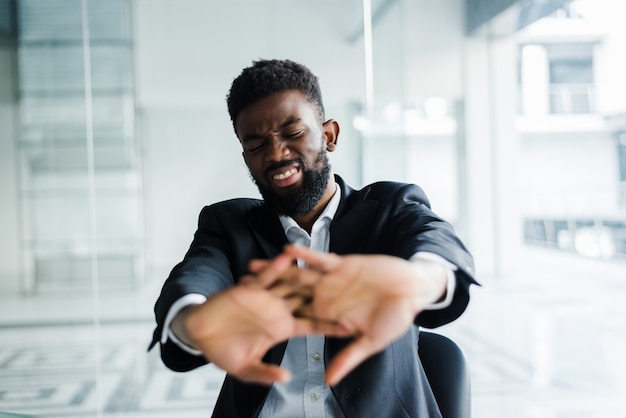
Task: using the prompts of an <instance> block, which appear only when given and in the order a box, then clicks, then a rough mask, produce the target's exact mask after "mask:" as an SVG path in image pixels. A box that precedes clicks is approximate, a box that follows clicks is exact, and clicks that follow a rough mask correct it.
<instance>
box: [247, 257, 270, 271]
mask: <svg viewBox="0 0 626 418" xmlns="http://www.w3.org/2000/svg"><path fill="white" fill-rule="evenodd" d="M270 262H271V261H270V260H260V259H254V260H250V262H249V263H248V269H249V270H250V271H251V272H252V273H258V272H259V271H261V270H263V269H264V268H266V267H267V266H268V265H269V264H270Z"/></svg>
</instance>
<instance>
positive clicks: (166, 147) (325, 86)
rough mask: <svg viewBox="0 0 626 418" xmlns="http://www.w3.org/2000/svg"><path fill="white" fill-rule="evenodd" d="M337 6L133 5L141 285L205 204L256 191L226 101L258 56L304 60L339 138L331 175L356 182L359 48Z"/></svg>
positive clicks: (165, 264) (175, 256)
mask: <svg viewBox="0 0 626 418" xmlns="http://www.w3.org/2000/svg"><path fill="white" fill-rule="evenodd" d="M343 3H345V2H336V1H333V0H325V1H316V2H308V1H297V2H294V1H288V0H284V1H272V2H251V1H244V0H223V1H216V0H214V1H204V0H202V1H200V0H137V1H136V2H135V10H134V16H135V36H136V72H137V74H136V82H137V92H138V95H137V99H138V103H137V105H138V107H139V109H140V117H139V121H138V123H139V126H140V132H141V140H142V142H143V149H144V167H145V170H144V185H145V186H144V188H145V195H146V200H145V213H146V250H147V260H148V270H147V272H148V276H149V279H154V280H157V281H161V280H162V279H163V277H164V276H165V275H166V274H167V273H168V272H169V269H170V268H171V267H172V266H173V265H174V263H176V262H178V261H179V260H180V259H181V258H182V256H183V255H184V253H185V251H186V250H187V248H188V246H189V243H190V242H191V239H192V235H193V232H194V231H195V227H196V222H197V216H198V213H199V211H200V209H201V208H202V207H203V206H204V205H207V204H210V203H213V202H216V201H219V200H223V199H227V198H233V197H241V196H252V197H256V196H257V195H258V192H257V190H256V186H254V185H253V183H252V181H251V180H250V178H249V176H248V172H247V169H246V167H245V165H244V164H243V160H242V158H241V149H240V147H239V143H238V141H237V138H236V137H235V135H234V133H233V131H232V126H231V122H230V119H229V117H228V113H227V110H226V102H225V97H226V94H227V91H228V88H229V87H230V83H231V82H232V80H233V79H234V78H235V77H236V76H237V75H238V74H239V73H240V71H241V70H242V69H243V68H244V67H245V66H248V65H250V64H251V63H252V61H253V60H256V59H259V58H289V59H293V60H295V61H299V62H302V63H303V64H305V65H307V66H309V67H310V68H311V70H312V71H313V72H314V73H316V74H317V75H318V77H319V78H320V84H321V87H322V92H323V95H324V101H325V105H326V110H327V117H329V118H335V119H337V120H338V121H339V122H340V124H341V126H342V132H341V136H340V142H339V147H338V151H337V152H335V153H333V154H331V162H332V163H333V165H334V167H335V170H336V172H338V173H340V174H342V175H344V177H346V180H348V181H356V180H357V173H358V169H357V167H358V161H357V159H356V158H355V154H354V153H355V147H356V146H357V145H358V144H356V142H355V141H356V139H355V137H354V131H353V130H352V128H351V120H349V119H347V118H348V116H349V115H350V113H349V110H348V107H349V106H348V105H349V103H350V102H354V101H361V100H362V95H363V85H364V82H363V70H362V65H363V61H362V60H363V48H362V43H361V42H356V43H353V44H350V43H347V42H346V41H345V38H344V37H345V28H344V27H343V26H342V21H343V20H344V19H345V17H346V16H345V12H346V9H345V7H339V5H342V6H345V4H343Z"/></svg>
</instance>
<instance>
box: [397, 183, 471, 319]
mask: <svg viewBox="0 0 626 418" xmlns="http://www.w3.org/2000/svg"><path fill="white" fill-rule="evenodd" d="M390 226H391V227H390V228H389V231H390V236H391V238H390V240H391V242H393V247H394V253H395V254H397V255H399V256H401V257H403V258H406V259H409V258H410V257H411V256H413V254H415V253H417V252H420V251H425V252H431V253H434V254H437V255H439V256H441V257H443V258H444V259H446V260H448V261H449V262H450V263H452V264H454V265H455V266H457V270H456V272H455V276H456V281H457V282H456V287H455V291H454V297H453V299H452V302H451V303H450V305H449V306H448V307H446V308H443V309H437V310H428V311H422V312H421V313H420V314H419V315H418V316H417V317H416V319H415V323H416V324H417V325H420V326H423V327H426V328H435V327H438V326H441V325H444V324H447V323H449V322H452V321H454V320H455V319H457V318H458V317H459V316H460V315H461V314H462V313H463V312H464V311H465V309H466V307H467V305H468V303H469V296H470V295H469V288H470V286H471V285H472V284H477V282H476V280H475V279H474V276H473V274H474V273H473V272H474V260H473V257H472V255H471V254H470V253H469V251H468V250H467V248H466V247H465V245H464V244H463V242H462V241H461V239H460V238H459V237H458V235H457V234H456V232H455V231H454V228H453V227H452V225H451V224H449V223H448V222H447V221H445V220H444V219H442V218H441V217H439V216H437V215H436V214H435V213H434V212H433V211H432V210H431V208H430V203H429V201H428V198H427V197H426V195H425V193H424V192H423V191H422V189H421V188H419V187H418V186H415V185H406V186H404V187H402V188H401V189H400V190H399V191H398V192H397V193H396V198H395V199H394V206H393V208H392V211H391V214H390Z"/></svg>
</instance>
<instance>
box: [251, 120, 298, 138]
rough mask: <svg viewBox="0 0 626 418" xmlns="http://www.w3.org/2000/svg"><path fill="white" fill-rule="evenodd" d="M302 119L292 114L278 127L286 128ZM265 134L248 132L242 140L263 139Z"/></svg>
mask: <svg viewBox="0 0 626 418" xmlns="http://www.w3.org/2000/svg"><path fill="white" fill-rule="evenodd" d="M301 120H302V119H301V118H299V117H296V116H290V117H288V118H287V119H285V121H284V122H283V123H281V124H280V125H279V126H278V127H279V128H280V129H284V128H286V127H288V126H290V125H293V124H294V123H298V122H300V121H301ZM263 138H264V136H263V135H261V134H247V135H244V137H243V139H242V140H241V142H247V141H252V140H255V139H263Z"/></svg>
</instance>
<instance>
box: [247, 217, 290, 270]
mask: <svg viewBox="0 0 626 418" xmlns="http://www.w3.org/2000/svg"><path fill="white" fill-rule="evenodd" d="M248 223H249V225H250V229H251V230H252V233H253V235H254V237H255V238H256V240H257V242H258V243H259V245H260V246H261V248H262V249H263V251H264V252H265V256H266V257H267V258H268V259H272V258H274V257H276V256H277V255H279V254H280V253H281V252H282V250H283V247H284V246H285V245H286V244H287V237H286V236H285V231H283V227H282V225H281V223H280V221H279V220H278V216H276V215H275V214H274V213H273V212H272V211H270V210H269V209H268V208H267V207H266V206H265V205H261V206H259V207H257V208H255V209H254V210H252V211H250V212H249V214H248Z"/></svg>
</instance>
